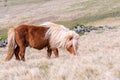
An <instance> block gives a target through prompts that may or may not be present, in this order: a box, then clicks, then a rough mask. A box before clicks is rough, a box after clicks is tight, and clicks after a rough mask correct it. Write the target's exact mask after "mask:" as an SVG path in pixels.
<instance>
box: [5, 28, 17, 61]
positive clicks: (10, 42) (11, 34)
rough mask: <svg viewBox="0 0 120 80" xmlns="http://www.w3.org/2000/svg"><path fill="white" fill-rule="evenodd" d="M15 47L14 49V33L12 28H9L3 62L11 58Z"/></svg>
mask: <svg viewBox="0 0 120 80" xmlns="http://www.w3.org/2000/svg"><path fill="white" fill-rule="evenodd" d="M15 47H16V42H15V31H14V28H10V29H9V31H8V44H7V50H8V54H7V57H6V59H5V61H9V60H10V59H11V58H12V57H13V54H14V49H15Z"/></svg>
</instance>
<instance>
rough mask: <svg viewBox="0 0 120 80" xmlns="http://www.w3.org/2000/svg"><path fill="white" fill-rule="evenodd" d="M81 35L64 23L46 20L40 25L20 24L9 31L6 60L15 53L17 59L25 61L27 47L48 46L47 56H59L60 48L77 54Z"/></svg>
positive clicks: (40, 47) (41, 47)
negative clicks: (59, 23) (66, 26)
mask: <svg viewBox="0 0 120 80" xmlns="http://www.w3.org/2000/svg"><path fill="white" fill-rule="evenodd" d="M78 38H79V35H78V34H77V33H75V32H74V31H72V30H69V29H68V28H65V27H64V26H63V25H58V24H55V23H52V22H46V23H43V24H41V25H40V26H34V25H20V26H18V27H16V28H11V29H10V30H9V31H8V45H7V47H8V54H7V57H6V59H5V60H6V61H8V60H10V59H11V58H12V56H13V55H14V54H15V57H16V59H17V60H23V61H25V50H26V47H28V46H30V47H32V48H35V49H38V50H41V49H43V48H45V47H47V56H48V58H50V57H51V54H52V51H53V53H54V55H55V57H59V54H58V48H63V49H67V50H68V51H69V52H70V53H71V54H73V55H76V51H77V48H78Z"/></svg>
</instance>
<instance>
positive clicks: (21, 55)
mask: <svg viewBox="0 0 120 80" xmlns="http://www.w3.org/2000/svg"><path fill="white" fill-rule="evenodd" d="M25 49H26V47H24V46H23V47H20V52H19V56H20V60H22V61H25Z"/></svg>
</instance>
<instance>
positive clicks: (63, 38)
mask: <svg viewBox="0 0 120 80" xmlns="http://www.w3.org/2000/svg"><path fill="white" fill-rule="evenodd" d="M42 26H44V27H49V29H48V31H47V32H46V38H49V36H50V45H51V47H53V48H54V47H59V48H67V47H69V46H70V44H69V43H68V42H69V37H73V38H76V39H78V34H77V33H75V32H74V31H72V30H69V29H68V28H66V27H65V26H63V25H59V24H55V23H52V22H46V23H43V24H42ZM73 44H74V43H73Z"/></svg>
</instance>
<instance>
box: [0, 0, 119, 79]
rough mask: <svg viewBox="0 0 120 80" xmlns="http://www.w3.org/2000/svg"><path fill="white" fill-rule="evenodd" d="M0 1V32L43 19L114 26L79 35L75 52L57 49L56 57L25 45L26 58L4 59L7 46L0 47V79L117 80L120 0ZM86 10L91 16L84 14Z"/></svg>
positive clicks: (65, 22)
mask: <svg viewBox="0 0 120 80" xmlns="http://www.w3.org/2000/svg"><path fill="white" fill-rule="evenodd" d="M1 1H2V0H0V30H1V31H2V32H0V33H1V34H3V33H4V34H6V32H7V29H8V28H10V27H14V26H16V25H18V24H22V23H26V24H28V23H29V24H36V25H37V24H41V23H42V22H44V21H53V22H56V21H58V23H61V24H62V23H63V24H65V25H68V24H70V23H72V22H73V23H72V24H75V23H76V22H78V23H79V21H80V23H83V24H85V25H94V26H100V25H110V26H117V28H115V29H110V30H99V31H92V32H90V33H85V34H84V35H82V36H80V39H79V48H78V54H77V55H76V56H72V55H71V54H70V53H69V52H67V51H66V50H62V49H59V54H60V57H59V58H55V57H54V55H52V57H51V58H50V59H48V58H47V57H46V56H47V55H46V49H43V50H35V49H32V48H29V47H28V48H27V50H26V55H25V57H26V61H25V62H23V61H16V60H15V58H14V57H13V59H12V60H11V61H8V62H5V61H4V60H5V57H6V55H7V47H6V48H0V80H120V68H119V67H120V62H119V61H120V35H119V34H120V27H119V26H120V22H119V21H120V16H119V7H120V5H119V0H104V1H102V0H96V1H95V0H45V1H43V0H40V1H42V2H39V0H35V1H36V2H32V1H33V0H30V2H29V0H26V2H25V3H22V2H21V0H16V1H20V3H17V2H14V0H13V2H11V4H10V2H8V4H9V7H3V4H2V3H1ZM97 3H98V4H97ZM99 3H101V4H99ZM103 3H104V4H103ZM16 4H17V5H16ZM63 4H64V5H63ZM102 4H103V5H102ZM79 5H80V6H79ZM101 6H102V8H101ZM108 7H110V8H108ZM93 12H94V14H92V13H93ZM100 13H101V14H100ZM88 14H89V15H90V16H87V17H86V15H88ZM103 15H105V16H103ZM108 15H110V16H108ZM82 16H83V17H82ZM96 16H98V17H96ZM78 17H79V18H78ZM95 17H96V18H95ZM91 19H92V21H91ZM64 20H65V21H64ZM81 20H82V21H81ZM72 24H71V25H72ZM71 25H69V26H71ZM3 28H4V29H3Z"/></svg>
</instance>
